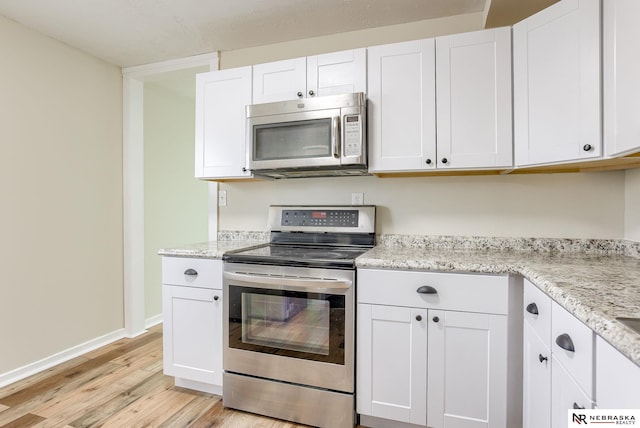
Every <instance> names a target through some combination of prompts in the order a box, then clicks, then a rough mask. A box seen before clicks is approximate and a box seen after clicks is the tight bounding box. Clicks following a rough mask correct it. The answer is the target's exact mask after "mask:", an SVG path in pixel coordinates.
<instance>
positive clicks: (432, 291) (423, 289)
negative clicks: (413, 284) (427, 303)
mask: <svg viewBox="0 0 640 428" xmlns="http://www.w3.org/2000/svg"><path fill="white" fill-rule="evenodd" d="M416 293H420V294H438V290H436V289H435V288H433V287H431V286H430V285H423V286H422V287H420V288H418V289H417V290H416Z"/></svg>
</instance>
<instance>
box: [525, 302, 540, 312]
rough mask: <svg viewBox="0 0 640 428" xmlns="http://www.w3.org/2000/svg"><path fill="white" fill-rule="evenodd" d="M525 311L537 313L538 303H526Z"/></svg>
mask: <svg viewBox="0 0 640 428" xmlns="http://www.w3.org/2000/svg"><path fill="white" fill-rule="evenodd" d="M527 312H529V313H530V314H533V315H538V305H536V304H535V303H529V304H528V305H527Z"/></svg>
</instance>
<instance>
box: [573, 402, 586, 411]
mask: <svg viewBox="0 0 640 428" xmlns="http://www.w3.org/2000/svg"><path fill="white" fill-rule="evenodd" d="M573 408H574V409H576V410H578V409H584V407H582V406H580V405H579V404H578V403H573Z"/></svg>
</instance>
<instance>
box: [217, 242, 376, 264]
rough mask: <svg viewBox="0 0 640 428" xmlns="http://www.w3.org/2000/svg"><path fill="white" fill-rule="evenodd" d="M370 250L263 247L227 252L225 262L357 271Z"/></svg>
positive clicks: (298, 246) (224, 256)
mask: <svg viewBox="0 0 640 428" xmlns="http://www.w3.org/2000/svg"><path fill="white" fill-rule="evenodd" d="M370 249H371V248H370V247H346V246H314V245H288V244H263V245H259V246H256V247H249V248H243V249H240V250H233V251H227V252H226V253H225V254H224V255H223V257H222V260H224V261H226V262H231V263H255V264H265V265H277V266H309V267H328V268H355V259H356V257H358V256H359V255H361V254H364V253H365V252H367V251H369V250H370Z"/></svg>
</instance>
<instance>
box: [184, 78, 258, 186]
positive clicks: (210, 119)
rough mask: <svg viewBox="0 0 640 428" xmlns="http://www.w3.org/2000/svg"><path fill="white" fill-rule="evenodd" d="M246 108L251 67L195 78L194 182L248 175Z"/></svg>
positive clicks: (249, 100)
mask: <svg viewBox="0 0 640 428" xmlns="http://www.w3.org/2000/svg"><path fill="white" fill-rule="evenodd" d="M247 104H251V67H241V68H234V69H230V70H222V71H212V72H209V73H202V74H198V75H197V76H196V131H195V137H196V156H195V158H196V173H195V175H196V178H241V177H249V176H250V175H251V174H250V173H249V172H248V171H247V170H246V169H245V167H246V164H247V157H246V143H245V141H246V140H245V135H246V128H245V121H246V111H245V106H246V105H247Z"/></svg>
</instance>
